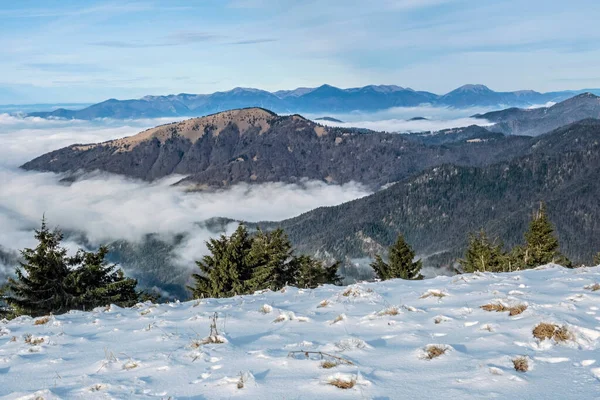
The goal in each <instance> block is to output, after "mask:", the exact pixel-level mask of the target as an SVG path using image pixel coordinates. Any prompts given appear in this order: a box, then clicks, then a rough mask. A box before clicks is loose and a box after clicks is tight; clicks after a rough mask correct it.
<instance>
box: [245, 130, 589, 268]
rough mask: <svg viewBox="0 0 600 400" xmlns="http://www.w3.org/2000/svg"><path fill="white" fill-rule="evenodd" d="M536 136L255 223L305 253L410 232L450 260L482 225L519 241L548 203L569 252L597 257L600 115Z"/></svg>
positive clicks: (336, 250) (375, 244)
mask: <svg viewBox="0 0 600 400" xmlns="http://www.w3.org/2000/svg"><path fill="white" fill-rule="evenodd" d="M532 140H533V142H531V143H530V145H531V151H530V152H529V153H528V154H525V155H522V156H520V157H516V158H514V159H512V160H508V161H501V162H499V163H493V164H488V165H484V166H457V165H452V164H444V165H440V166H436V167H432V168H430V169H427V170H425V171H423V172H421V173H420V174H416V175H414V176H412V177H408V178H406V179H404V180H402V181H400V182H398V183H396V184H395V185H392V186H390V187H389V188H386V189H384V190H381V191H378V192H375V193H374V194H372V195H370V196H366V197H363V198H360V199H357V200H353V201H351V202H348V203H344V204H341V205H339V206H332V207H320V208H317V209H315V210H312V211H309V212H306V213H304V214H301V215H299V216H297V217H295V218H291V219H287V220H284V221H279V222H260V223H257V224H250V225H252V226H260V227H261V228H263V229H273V228H275V227H281V228H283V229H285V230H286V232H287V233H288V234H289V235H290V238H291V240H292V241H293V242H294V244H295V245H297V246H298V247H299V249H300V251H303V252H306V253H310V254H315V253H318V254H329V255H330V256H332V257H346V258H362V257H368V256H373V255H374V254H377V253H380V252H381V251H383V250H384V249H385V248H386V247H387V246H389V245H391V244H392V243H393V242H394V240H395V239H396V236H397V235H398V233H402V234H404V235H405V237H406V239H407V241H408V242H409V243H411V245H412V246H413V247H414V249H415V250H416V251H417V253H418V255H419V256H423V257H426V260H425V264H426V265H428V266H434V267H439V266H446V267H447V266H449V264H451V263H452V261H453V260H455V259H456V258H458V257H460V256H461V255H462V250H463V249H464V247H465V245H466V241H467V234H468V233H469V232H476V231H478V230H479V229H481V228H486V230H488V231H489V232H490V234H491V235H492V236H498V237H500V239H501V240H503V241H504V243H506V244H507V245H510V246H512V245H515V244H517V243H519V242H520V241H521V240H522V235H523V233H524V232H525V229H526V227H527V224H528V221H529V219H530V216H531V212H532V211H533V210H534V209H535V207H536V206H537V204H538V203H539V201H544V202H546V204H547V207H548V212H549V214H550V217H551V220H552V221H553V222H554V223H555V225H556V227H557V233H558V237H559V239H560V241H561V246H562V249H563V250H564V251H565V253H566V254H567V255H568V256H570V257H572V259H573V260H574V261H576V262H589V261H590V260H591V258H592V255H593V254H595V253H597V252H598V250H600V241H599V240H598V238H599V237H600V222H599V221H600V206H599V204H598V201H597V199H598V198H599V197H600V176H599V174H600V172H599V171H600V120H597V119H586V120H582V121H579V122H576V123H573V124H570V125H567V126H565V127H562V128H559V129H557V130H555V131H552V132H549V133H547V134H545V135H541V136H538V137H537V138H532ZM431 255H433V256H432V257H431V260H427V256H431Z"/></svg>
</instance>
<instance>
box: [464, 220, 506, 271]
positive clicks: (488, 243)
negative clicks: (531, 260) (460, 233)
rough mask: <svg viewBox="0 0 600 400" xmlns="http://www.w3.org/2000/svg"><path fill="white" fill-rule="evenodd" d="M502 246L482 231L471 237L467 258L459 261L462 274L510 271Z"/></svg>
mask: <svg viewBox="0 0 600 400" xmlns="http://www.w3.org/2000/svg"><path fill="white" fill-rule="evenodd" d="M502 247H503V246H502V244H496V243H495V241H493V240H490V239H489V238H488V236H487V234H486V233H485V231H484V230H483V229H482V230H481V231H479V234H477V235H474V234H471V235H469V245H468V247H467V251H466V252H465V257H464V258H463V259H461V260H459V263H460V265H461V267H462V272H475V271H483V272H502V271H507V270H510V269H511V268H510V266H509V263H508V259H507V257H506V255H505V254H504V252H503V250H502Z"/></svg>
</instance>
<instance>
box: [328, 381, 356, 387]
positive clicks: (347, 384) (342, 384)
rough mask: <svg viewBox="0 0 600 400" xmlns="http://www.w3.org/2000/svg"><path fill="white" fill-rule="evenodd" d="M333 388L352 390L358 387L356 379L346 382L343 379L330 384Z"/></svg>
mask: <svg viewBox="0 0 600 400" xmlns="http://www.w3.org/2000/svg"><path fill="white" fill-rule="evenodd" d="M328 383H329V384H330V385H331V386H335V387H336V388H339V389H352V388H353V387H354V385H356V379H351V380H349V381H348V380H345V379H342V378H334V379H332V380H330V381H329V382H328Z"/></svg>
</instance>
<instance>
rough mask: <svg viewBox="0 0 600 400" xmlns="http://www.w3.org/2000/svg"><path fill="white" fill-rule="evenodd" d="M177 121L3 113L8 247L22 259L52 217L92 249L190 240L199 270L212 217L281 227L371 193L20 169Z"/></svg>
mask: <svg viewBox="0 0 600 400" xmlns="http://www.w3.org/2000/svg"><path fill="white" fill-rule="evenodd" d="M169 121H170V120H165V119H153V120H135V121H114V120H105V121H92V122H89V121H65V120H44V119H39V118H18V117H14V116H10V115H7V114H0V144H1V145H0V246H1V248H4V250H5V251H6V250H9V251H15V252H16V251H17V250H19V249H22V248H24V247H29V246H33V245H35V240H34V239H33V230H34V229H35V228H36V227H39V225H40V221H41V218H42V216H44V215H45V217H46V219H47V220H48V223H49V224H50V225H51V226H57V227H59V228H60V229H62V230H64V231H76V232H82V233H84V234H85V236H86V238H87V239H88V240H89V244H91V245H92V246H98V245H100V244H103V243H106V242H110V241H113V240H120V239H122V240H127V241H129V242H136V241H141V240H143V238H144V236H145V235H146V234H149V233H154V234H157V235H159V236H160V237H162V238H164V239H165V240H166V241H168V240H169V238H171V237H173V236H174V235H176V234H181V233H185V234H186V236H185V237H186V239H185V241H184V242H183V243H182V244H180V247H179V248H178V249H176V253H177V255H178V260H179V262H180V263H181V264H182V265H189V267H190V268H193V267H194V263H193V261H194V260H197V259H199V258H200V257H201V256H202V255H203V254H204V253H205V250H206V247H205V246H204V242H205V241H206V240H208V239H209V238H210V236H211V235H212V234H211V232H209V231H208V230H207V229H206V228H203V227H202V226H201V225H199V224H198V222H201V221H204V220H206V219H209V218H212V217H227V218H232V219H236V220H246V221H264V220H281V219H285V218H290V217H293V216H296V215H298V214H300V213H303V212H306V211H309V210H311V209H314V208H316V207H319V206H328V205H336V204H341V203H343V202H346V201H350V200H353V199H356V198H359V197H362V196H365V195H368V194H369V191H368V190H367V189H366V188H364V187H363V186H362V185H360V184H357V183H348V184H345V185H328V184H325V183H323V182H316V181H306V182H301V183H298V184H283V183H275V182H274V183H266V184H260V185H247V184H238V185H234V186H232V187H230V188H228V189H223V190H217V191H212V192H187V191H185V189H184V188H182V187H175V186H172V184H173V183H175V182H176V181H178V180H180V179H181V178H182V177H180V176H179V177H177V176H174V177H169V178H167V179H163V180H159V181H156V182H144V181H140V180H135V179H130V178H126V177H122V176H117V175H112V174H107V173H101V172H95V173H89V174H87V175H86V176H85V177H84V179H80V180H77V181H76V182H73V183H65V182H64V181H61V179H62V178H63V176H62V175H60V174H54V173H42V172H30V171H23V170H21V169H19V168H18V167H19V166H20V165H21V164H23V163H24V162H26V161H28V160H30V159H32V158H34V157H36V156H38V155H41V154H43V153H45V152H48V151H51V150H55V149H58V148H61V147H64V146H67V145H69V144H73V143H94V142H101V141H105V140H110V139H115V138H119V137H123V136H128V135H132V134H135V133H137V132H139V131H141V130H143V129H146V128H149V127H152V126H156V125H159V124H162V123H166V122H169ZM234 228H235V227H231V229H234ZM66 245H67V248H69V249H70V250H75V249H76V248H77V247H78V246H79V244H78V243H73V242H67V243H66ZM0 268H1V267H0ZM6 268H7V266H4V269H5V271H4V272H5V273H6ZM8 268H9V269H12V266H10V267H8Z"/></svg>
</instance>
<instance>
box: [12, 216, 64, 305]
mask: <svg viewBox="0 0 600 400" xmlns="http://www.w3.org/2000/svg"><path fill="white" fill-rule="evenodd" d="M35 239H36V240H37V241H38V245H37V246H36V248H35V249H29V248H26V249H24V250H22V251H21V257H22V258H23V260H24V261H23V262H20V265H21V268H22V269H21V268H17V269H16V271H15V274H16V278H9V280H8V288H7V289H8V290H7V291H8V295H7V297H6V301H7V303H8V304H9V305H10V306H11V307H13V308H14V310H15V313H16V314H28V315H31V316H38V315H44V314H49V313H51V312H54V313H62V312H65V311H68V310H69V302H70V300H71V296H70V295H69V293H68V292H67V288H66V285H65V281H66V279H67V277H68V276H69V273H70V268H69V267H70V266H71V265H70V264H71V261H70V260H69V259H68V257H67V250H66V249H64V248H62V247H60V242H61V241H62V239H63V235H62V233H61V232H60V231H58V230H55V231H51V230H50V229H49V228H48V226H47V224H46V220H45V219H43V220H42V226H41V228H40V229H39V230H36V231H35Z"/></svg>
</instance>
